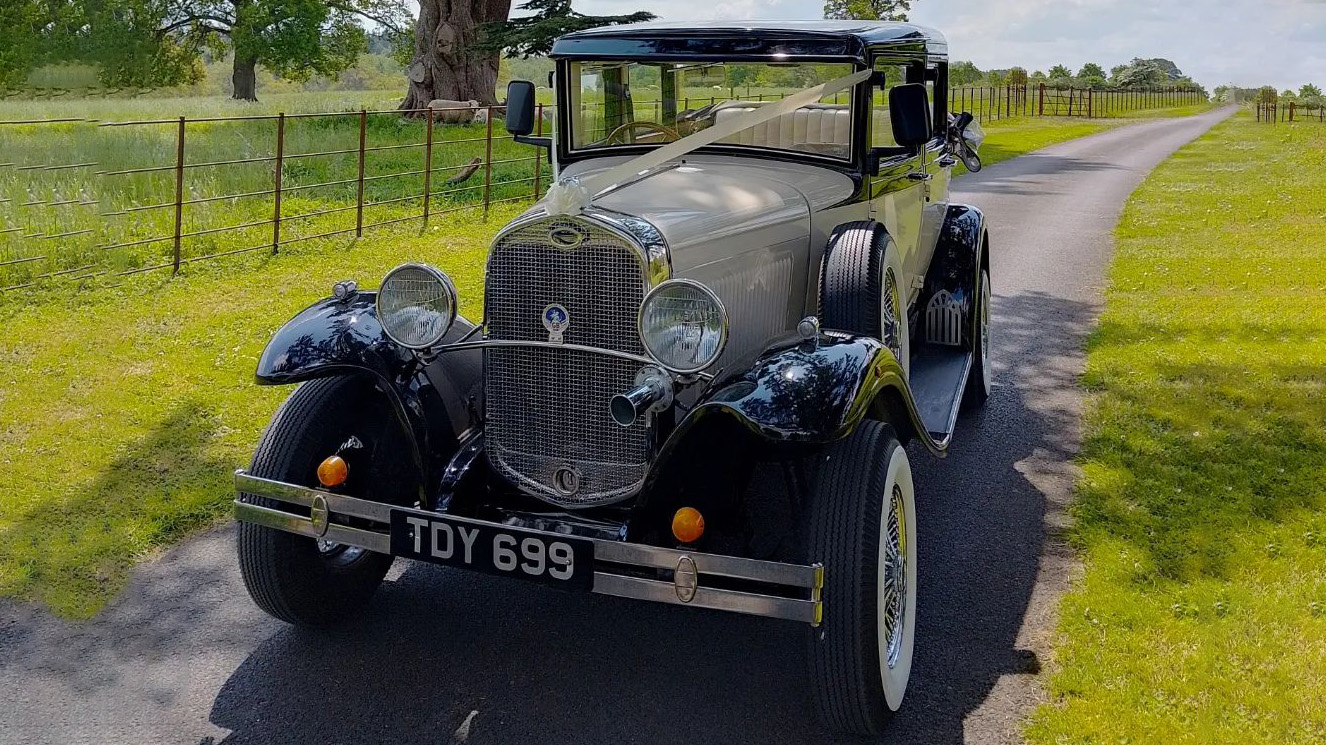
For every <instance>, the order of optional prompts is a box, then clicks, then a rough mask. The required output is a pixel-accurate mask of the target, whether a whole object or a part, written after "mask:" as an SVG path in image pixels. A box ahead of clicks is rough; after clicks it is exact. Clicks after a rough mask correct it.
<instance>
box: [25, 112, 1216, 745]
mask: <svg viewBox="0 0 1326 745" xmlns="http://www.w3.org/2000/svg"><path fill="white" fill-rule="evenodd" d="M1228 113H1229V112H1228V111H1223V112H1215V113H1211V114H1206V115H1203V116H1199V117H1194V118H1189V119H1182V120H1158V121H1155V122H1150V123H1145V124H1139V125H1136V126H1129V127H1126V128H1122V129H1117V130H1113V131H1110V132H1106V133H1103V134H1100V135H1096V136H1093V137H1088V138H1085V139H1081V140H1077V141H1074V142H1069V143H1064V144H1060V145H1056V146H1053V147H1050V148H1047V149H1045V150H1042V151H1040V152H1038V153H1034V154H1031V155H1027V156H1024V157H1022V158H1018V159H1015V160H1011V161H1007V162H1005V163H1001V164H998V165H995V166H992V167H990V168H988V169H986V170H985V171H984V172H983V173H981V174H978V175H974V176H969V177H965V178H963V179H961V180H960V181H958V182H957V184H956V188H957V192H958V193H957V194H956V198H957V199H961V200H964V201H969V202H971V203H974V204H976V205H978V206H980V207H982V208H983V209H985V210H986V214H987V215H988V216H989V220H990V228H991V237H992V240H993V267H992V270H993V279H994V285H995V293H996V298H995V302H994V316H995V322H994V330H993V331H994V350H995V351H994V353H995V358H996V364H995V370H996V387H995V390H994V394H993V395H992V397H991V398H990V402H989V404H988V406H987V408H986V409H985V410H984V411H982V412H981V413H979V414H976V415H974V416H968V417H964V418H963V419H962V421H961V422H960V424H959V430H958V434H957V436H956V442H955V444H954V446H953V448H952V451H951V455H950V457H949V458H947V459H946V460H942V461H940V460H935V459H933V458H930V457H928V456H926V455H925V454H924V453H913V463H914V465H915V469H916V477H917V493H918V499H917V504H918V511H919V521H920V552H921V553H920V561H921V566H920V582H921V589H920V598H919V629H918V641H917V653H916V654H917V656H916V659H915V663H914V667H913V677H912V684H911V690H910V691H909V693H908V700H907V703H906V706H905V708H904V710H903V712H902V713H901V714H900V715H899V717H897V718H896V719H895V720H894V722H893V724H892V725H891V728H890V729H889V731H888V732H887V733H886V736H885V737H884V741H885V742H891V743H929V744H942V743H956V742H963V741H966V742H979V743H1001V742H1015V741H1017V739H1018V735H1017V732H1018V728H1019V723H1020V722H1021V720H1022V719H1023V718H1024V717H1025V716H1026V714H1027V713H1028V711H1029V709H1030V707H1032V706H1033V705H1035V704H1036V703H1037V702H1038V701H1039V700H1041V696H1042V694H1041V692H1040V690H1041V689H1040V683H1041V674H1040V671H1041V670H1042V668H1043V667H1045V665H1046V663H1047V660H1048V655H1049V643H1048V642H1049V633H1050V630H1051V629H1052V625H1053V612H1054V605H1055V600H1056V598H1057V597H1058V596H1059V595H1060V593H1061V592H1062V591H1063V590H1064V588H1065V587H1066V586H1067V584H1068V582H1069V581H1070V580H1071V577H1072V574H1073V571H1074V561H1073V558H1072V556H1071V554H1070V552H1068V551H1067V550H1066V549H1065V547H1064V546H1063V545H1062V543H1061V542H1059V541H1058V540H1057V539H1056V532H1057V528H1059V527H1060V526H1061V525H1062V521H1063V512H1062V509H1063V506H1064V504H1065V502H1066V500H1067V498H1068V495H1069V489H1070V486H1071V483H1072V477H1073V472H1072V468H1071V465H1070V461H1071V459H1072V457H1073V454H1074V453H1075V452H1076V450H1077V448H1078V443H1079V438H1080V435H1079V411H1080V407H1081V395H1080V393H1079V392H1078V390H1077V389H1076V388H1075V385H1074V381H1075V379H1076V377H1077V375H1078V374H1079V372H1080V371H1081V368H1082V354H1081V351H1080V350H1081V346H1082V342H1083V339H1084V337H1085V335H1086V334H1087V332H1088V330H1089V328H1090V326H1091V324H1092V322H1093V319H1094V318H1095V316H1096V314H1097V312H1098V310H1099V307H1100V290H1101V286H1102V284H1103V279H1102V276H1103V271H1104V268H1105V266H1106V263H1107V260H1108V257H1109V254H1110V249H1111V239H1110V231H1111V229H1112V228H1113V226H1114V224H1115V223H1116V221H1117V219H1118V215H1119V212H1120V210H1121V208H1122V206H1123V204H1124V202H1125V200H1126V199H1127V197H1128V195H1129V194H1130V193H1131V192H1132V191H1133V189H1134V188H1135V187H1136V185H1137V184H1138V183H1139V182H1140V181H1141V180H1142V178H1143V177H1144V176H1145V175H1146V173H1147V172H1148V171H1149V170H1150V169H1151V168H1152V167H1154V166H1155V165H1156V164H1158V163H1159V162H1160V161H1161V160H1163V159H1164V158H1165V157H1166V156H1167V155H1169V154H1170V153H1171V152H1173V151H1174V150H1175V149H1176V148H1178V147H1179V146H1181V145H1182V144H1184V143H1186V142H1188V141H1189V140H1191V139H1193V138H1194V137H1196V136H1198V135H1200V134H1201V133H1202V132H1204V131H1205V130H1206V129H1207V128H1208V127H1210V126H1211V125H1213V124H1214V123H1216V122H1217V121H1219V120H1220V119H1222V118H1223V117H1225V116H1227V115H1228ZM390 579H391V580H392V581H390V582H389V583H388V584H386V585H385V586H384V587H383V589H382V591H381V593H380V595H379V596H378V597H377V599H376V602H375V603H374V605H373V608H372V610H371V611H370V612H369V613H367V614H366V615H365V616H364V617H363V618H362V619H360V620H358V621H357V622H355V623H354V624H353V625H352V626H350V627H348V628H343V629H339V630H337V631H334V632H317V633H314V632H307V631H299V630H294V629H291V628H288V627H285V626H283V625H282V624H280V623H278V622H276V621H273V620H271V619H269V618H267V617H266V616H264V615H262V614H261V613H260V612H259V611H258V610H257V609H256V608H255V607H254V606H253V605H252V603H251V602H250V601H249V599H248V597H247V595H246V594H245V592H244V589H243V586H242V584H241V582H240V579H239V575H238V571H237V569H236V565H235V559H234V548H233V532H232V530H231V529H230V528H225V529H221V530H217V531H214V532H211V533H209V534H206V535H203V536H201V537H199V538H197V539H195V540H193V541H191V542H189V543H187V544H186V545H183V546H181V547H179V548H177V549H175V550H173V551H171V552H169V553H167V554H166V555H165V556H163V557H162V558H161V559H159V560H157V561H153V562H150V563H148V564H147V565H145V566H143V567H142V568H141V569H140V570H138V571H137V572H136V573H135V577H134V579H133V582H132V585H131V586H130V588H129V589H128V590H127V591H126V592H125V593H124V594H123V595H122V596H121V597H120V598H119V599H118V600H117V601H116V602H115V603H113V604H112V605H111V606H110V607H109V608H108V609H107V610H106V611H105V612H104V613H102V614H101V615H100V616H99V617H98V618H97V619H95V620H93V621H91V622H88V623H67V622H64V621H60V620H58V619H53V618H51V617H50V616H49V615H47V614H46V613H45V612H44V611H42V610H39V609H34V608H31V607H27V606H20V605H16V604H13V603H6V604H4V605H0V742H5V743H26V742H52V743H83V742H87V743H101V742H107V743H155V742H162V743H182V742H189V743H218V742H225V743H264V744H266V743H341V742H383V743H387V742H390V743H444V744H445V743H453V742H460V741H467V742H471V743H503V744H504V745H510V744H515V743H538V744H539V745H545V744H547V743H580V742H584V743H688V744H694V745H700V744H702V743H715V744H720V745H736V744H738V743H760V744H761V745H771V744H773V743H797V744H798V745H804V744H805V743H825V742H831V741H832V738H830V737H828V736H827V735H825V734H824V733H823V732H821V731H819V730H818V729H817V728H816V725H815V723H814V722H813V720H812V719H811V717H810V710H809V705H808V699H807V694H806V691H805V688H804V683H803V677H802V655H801V646H800V644H799V638H798V635H799V634H800V633H801V629H799V628H797V627H795V626H793V625H792V624H787V623H782V622H776V621H767V620H762V619H751V618H743V617H736V616H728V615H723V614H718V613H713V612H708V611H696V610H690V609H678V608H671V607H665V606H656V605H651V604H646V603H641V602H635V601H627V600H615V599H610V598H604V597H596V596H588V597H586V596H578V595H570V594H565V593H561V592H558V591H555V590H548V589H544V588H540V587H535V586H530V585H526V584H524V583H519V582H512V581H503V580H499V579H494V578H487V577H482V576H478V575H470V574H465V573H460V572H455V571H448V570H442V569H438V568H432V567H424V566H413V565H410V566H407V565H404V563H403V562H399V563H398V565H397V568H396V569H395V570H394V571H393V574H392V576H391V578H390Z"/></svg>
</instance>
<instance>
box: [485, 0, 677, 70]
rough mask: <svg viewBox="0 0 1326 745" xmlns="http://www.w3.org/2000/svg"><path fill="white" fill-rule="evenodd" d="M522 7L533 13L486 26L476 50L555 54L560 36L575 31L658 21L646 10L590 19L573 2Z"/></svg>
mask: <svg viewBox="0 0 1326 745" xmlns="http://www.w3.org/2000/svg"><path fill="white" fill-rule="evenodd" d="M518 7H519V8H520V10H525V11H530V15H526V16H521V17H519V18H511V19H507V20H502V21H494V22H491V23H486V24H484V25H483V27H482V39H481V40H480V41H479V43H478V44H476V45H475V46H476V48H477V49H480V50H483V51H487V52H504V53H505V54H506V55H507V56H508V57H520V58H525V57H531V56H534V55H545V54H548V53H549V52H551V51H552V45H553V42H554V41H556V40H557V37H559V36H564V35H566V34H569V33H571V32H573V31H581V30H584V29H588V28H597V27H599V26H616V25H619V24H623V23H640V22H642V21H652V20H654V19H655V18H657V16H655V15H654V14H653V13H650V12H647V11H643V10H641V11H636V12H635V13H628V14H626V15H617V16H588V15H585V14H583V13H577V12H576V11H574V10H572V9H571V0H528V1H527V2H526V3H524V4H523V5H520V6H518Z"/></svg>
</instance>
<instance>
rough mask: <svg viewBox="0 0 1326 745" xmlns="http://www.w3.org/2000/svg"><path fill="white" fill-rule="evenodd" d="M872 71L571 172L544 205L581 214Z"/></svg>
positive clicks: (563, 212)
mask: <svg viewBox="0 0 1326 745" xmlns="http://www.w3.org/2000/svg"><path fill="white" fill-rule="evenodd" d="M870 75H871V71H870V70H861V71H859V72H854V73H852V74H851V75H844V76H843V77H841V78H836V79H834V80H830V81H829V82H827V83H821V84H820V85H817V86H814V87H813V88H807V89H805V90H803V91H798V92H796V93H793V94H792V95H790V96H788V97H787V98H784V99H783V100H781V101H777V102H773V103H769V104H765V105H762V106H760V107H758V108H756V109H752V110H751V111H747V112H745V113H743V114H740V115H738V116H735V117H732V118H731V119H728V120H727V121H724V122H721V123H718V124H715V125H714V126H712V127H708V128H706V129H702V130H700V131H699V132H696V133H694V134H690V135H687V136H685V137H683V138H681V139H680V140H677V141H676V142H670V143H668V144H667V145H664V146H663V147H660V148H658V149H657V150H651V151H649V152H647V153H645V154H644V155H641V156H640V157H638V158H632V159H631V160H628V161H626V162H625V163H622V164H621V165H619V166H615V167H613V168H609V169H608V170H606V171H602V172H600V173H595V174H593V175H590V176H587V177H585V178H580V177H578V176H568V177H565V178H562V179H559V180H558V181H557V183H555V184H553V185H552V187H551V188H549V189H548V194H547V196H546V197H545V198H544V199H545V201H544V208H545V209H546V210H547V211H548V214H550V215H578V214H580V213H581V212H583V211H584V210H585V208H586V207H588V206H589V205H590V203H591V202H593V201H594V197H596V196H598V195H600V194H602V193H603V192H605V191H607V190H609V189H611V188H613V187H614V186H617V185H618V184H620V183H622V182H623V181H627V180H629V179H632V178H635V177H637V176H640V175H641V174H643V173H645V172H647V171H649V170H650V169H653V168H657V167H658V166H661V165H663V164H664V163H667V162H669V161H672V160H676V159H678V158H680V157H682V156H684V155H686V154H687V153H689V152H691V151H693V150H697V149H699V148H702V147H704V146H705V145H712V144H713V143H715V142H718V141H719V140H722V139H724V138H727V137H731V136H732V135H734V134H736V133H738V132H740V131H742V130H745V129H750V128H751V127H754V126H756V125H759V124H763V123H764V122H767V121H770V120H773V119H777V118H778V117H780V116H782V115H784V114H788V113H791V112H793V111H796V110H797V109H799V108H801V107H802V106H806V105H808V104H812V103H815V102H817V101H819V100H820V99H821V98H824V97H825V96H828V95H830V94H833V93H837V92H838V91H840V90H843V89H844V88H850V87H852V86H854V85H856V84H857V83H860V82H861V81H863V80H866V79H867V78H869V77H870Z"/></svg>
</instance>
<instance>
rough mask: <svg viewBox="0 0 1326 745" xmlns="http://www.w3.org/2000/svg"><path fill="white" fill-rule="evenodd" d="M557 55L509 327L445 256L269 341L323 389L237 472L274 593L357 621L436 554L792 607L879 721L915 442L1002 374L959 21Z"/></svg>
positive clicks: (785, 614) (514, 255) (849, 710)
mask: <svg viewBox="0 0 1326 745" xmlns="http://www.w3.org/2000/svg"><path fill="white" fill-rule="evenodd" d="M552 56H553V58H554V59H555V61H556V72H555V81H556V84H555V94H556V97H557V100H556V103H557V107H556V108H557V111H558V116H557V120H556V125H555V131H556V136H555V137H553V138H547V139H545V138H542V137H535V136H532V131H533V122H534V119H535V114H534V106H535V103H534V95H535V88H534V86H533V85H532V84H531V83H528V82H525V81H517V82H513V83H512V84H511V86H510V88H509V89H508V100H507V128H508V130H509V131H510V132H511V133H512V134H513V135H514V136H515V138H516V139H517V140H519V141H522V142H528V143H530V144H532V145H534V146H536V147H544V148H549V150H550V154H551V156H552V158H553V162H554V163H555V165H556V169H557V178H556V183H555V185H554V186H553V187H552V189H551V190H550V192H549V193H548V195H547V196H546V197H544V198H543V199H542V200H541V201H540V202H539V203H537V204H535V205H534V206H533V207H532V208H531V209H530V210H528V211H527V212H525V213H524V214H523V215H521V216H520V217H518V218H517V219H515V220H514V221H512V222H511V223H510V224H509V225H507V226H505V227H504V228H502V229H501V230H500V231H498V232H497V234H496V237H495V238H494V239H493V242H492V246H491V251H490V253H489V256H488V263H487V267H486V273H485V288H484V298H483V300H484V306H483V308H484V310H483V318H481V319H467V318H464V317H461V316H459V315H458V314H457V292H456V289H455V285H454V284H453V283H452V281H451V280H450V279H449V278H448V277H447V275H446V274H445V273H444V272H443V271H441V270H439V269H437V268H435V267H433V266H431V265H430V264H428V263H426V261H427V259H428V258H429V257H427V256H422V257H420V258H421V259H422V261H420V262H419V263H409V264H404V265H401V266H399V267H397V268H396V269H393V270H392V271H391V272H389V273H388V274H387V276H386V277H385V278H383V280H382V281H381V283H380V286H379V289H378V290H377V291H370V290H364V289H359V287H358V286H357V285H356V284H355V283H354V282H350V281H346V282H342V283H340V284H338V285H337V286H336V287H335V288H334V292H333V294H332V296H331V297H329V298H327V299H326V300H323V301H321V302H318V303H316V304H314V305H313V306H311V307H309V308H308V309H306V310H304V311H303V312H301V313H300V314H299V315H297V316H296V317H295V318H294V319H293V320H291V321H290V322H288V323H287V324H286V325H285V326H283V327H282V328H281V329H280V331H278V332H277V333H276V335H275V337H274V338H273V339H272V341H271V342H270V344H269V345H268V347H267V348H266V350H265V351H264V352H263V354H262V357H261V359H260V361H259V364H258V370H257V377H258V381H259V382H260V383H263V384H293V383H298V384H299V386H298V387H297V388H295V389H294V392H293V393H291V395H290V397H289V399H287V400H286V402H285V404H284V405H283V406H282V407H281V409H280V410H279V411H278V412H277V413H276V415H275V417H274V419H273V420H272V422H271V424H270V425H269V426H268V428H267V430H266V433H265V434H264V435H263V437H262V440H261V442H260V443H259V445H258V449H257V453H256V454H255V455H254V457H253V461H252V464H251V465H250V466H249V468H248V469H246V470H243V471H239V472H238V474H237V477H236V488H237V491H238V499H237V500H236V515H237V517H238V518H239V520H240V521H241V525H240V530H239V538H238V543H239V560H240V567H241V569H242V571H243V576H244V581H245V583H246V585H247V587H248V590H249V592H250V594H251V595H252V596H253V599H254V600H255V601H256V602H257V604H258V605H259V606H261V607H262V608H263V609H264V610H266V611H267V612H268V613H270V614H272V615H273V616H276V617H277V618H280V619H283V620H285V621H288V622H290V623H294V624H307V625H321V624H329V623H334V622H336V621H338V620H340V619H341V618H343V617H344V616H346V615H347V614H349V613H352V612H354V611H355V610H356V609H357V608H359V607H360V606H362V605H363V604H365V603H367V602H368V600H369V598H370V597H371V596H372V595H373V593H374V590H375V589H376V587H377V586H378V584H379V583H380V582H381V581H382V579H383V576H384V575H385V574H386V572H387V569H388V567H389V566H390V565H391V563H392V561H393V560H394V557H405V558H409V559H415V560H418V561H423V562H433V563H437V564H443V565H447V566H450V567H456V568H462V569H469V570H474V571H478V572H486V573H489V574H493V575H498V576H500V577H508V578H514V579H521V580H526V581H531V582H541V583H545V584H547V585H551V586H554V587H558V588H565V589H567V590H572V591H586V592H595V593H601V594H606V595H616V596H620V597H624V598H636V599H639V600H647V601H654V602H660V603H671V604H676V605H683V606H687V605H689V606H694V607H697V608H708V609H716V610H720V611H730V612H734V613H747V614H754V615H759V616H767V617H771V618H778V619H784V620H786V621H788V622H793V623H798V624H802V625H803V626H804V627H805V629H806V634H805V642H806V646H807V654H808V662H807V670H808V674H809V676H810V679H811V685H810V688H811V690H812V691H813V693H814V696H815V698H816V699H817V702H818V707H819V711H820V713H821V715H822V716H823V718H824V719H825V721H826V723H827V724H828V725H830V726H831V727H833V728H835V729H839V730H845V731H851V732H862V733H867V732H874V731H877V730H878V729H879V728H880V727H881V726H883V724H884V723H885V722H886V721H887V720H888V718H889V716H890V714H891V713H892V712H893V711H896V710H897V709H898V707H899V706H900V705H901V704H902V700H903V694H904V692H905V690H906V687H907V682H908V678H909V676H910V674H911V667H912V652H913V640H914V629H915V624H916V588H917V573H916V567H917V558H916V557H917V554H916V552H917V531H916V499H915V497H914V493H913V492H914V489H913V482H912V472H911V465H910V461H909V457H912V456H918V455H924V454H927V453H928V454H930V455H934V456H942V455H943V454H944V451H945V449H946V447H947V446H948V444H949V441H950V438H951V437H952V435H953V430H954V426H955V422H956V420H957V414H958V411H959V409H960V408H961V406H963V405H964V404H965V405H967V406H979V405H981V404H982V403H983V402H984V401H985V399H986V397H987V395H988V394H989V391H990V362H989V357H988V350H989V331H988V328H989V327H988V323H989V303H990V276H989V270H988V266H989V259H988V253H989V246H988V241H987V237H986V230H985V224H984V219H983V217H982V215H981V213H980V211H978V210H977V209H975V208H973V207H970V206H967V205H962V204H952V203H950V202H949V198H948V191H949V178H950V174H951V171H952V168H953V166H954V165H956V164H957V163H958V162H959V161H965V162H966V163H967V164H968V167H969V168H977V167H979V160H978V158H977V156H976V152H975V148H976V146H977V145H978V144H979V132H977V131H975V128H974V127H972V126H969V123H970V120H971V118H970V116H967V115H956V116H954V115H951V114H950V112H949V111H948V101H947V100H946V95H945V94H946V91H947V87H948V84H947V69H948V57H947V46H946V43H945V41H944V38H943V37H942V36H941V35H939V34H938V33H936V32H934V31H931V30H929V29H925V28H921V27H917V26H911V25H906V24H895V23H865V22H855V21H847V22H834V21H824V22H806V23H778V24H745V25H738V24H712V25H685V26H683V25H672V24H662V23H654V24H643V25H633V26H619V27H611V28H603V29H594V30H589V31H583V32H577V33H574V34H571V35H569V36H566V37H564V38H562V39H561V40H559V41H558V42H557V44H556V46H555V47H554V49H553V55H552ZM909 453H910V456H909ZM493 588H494V591H499V588H500V585H499V583H498V581H497V580H495V581H494V584H493Z"/></svg>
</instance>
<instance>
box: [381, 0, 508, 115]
mask: <svg viewBox="0 0 1326 745" xmlns="http://www.w3.org/2000/svg"><path fill="white" fill-rule="evenodd" d="M510 12H511V0H419V23H418V24H417V26H416V30H415V37H414V61H413V62H412V63H411V64H410V67H409V68H408V70H407V75H408V76H409V85H410V87H409V91H408V92H407V93H406V94H405V100H404V101H402V102H401V108H402V109H423V108H427V107H428V102H429V101H433V100H435V99H439V98H441V99H447V100H451V101H478V102H479V103H483V104H493V103H497V95H496V88H497V65H498V60H499V55H498V54H495V53H486V52H475V51H473V49H474V44H475V42H476V41H478V39H479V34H480V31H479V25H480V24H483V23H488V22H490V21H504V20H506V17H507V14H508V13H510Z"/></svg>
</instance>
